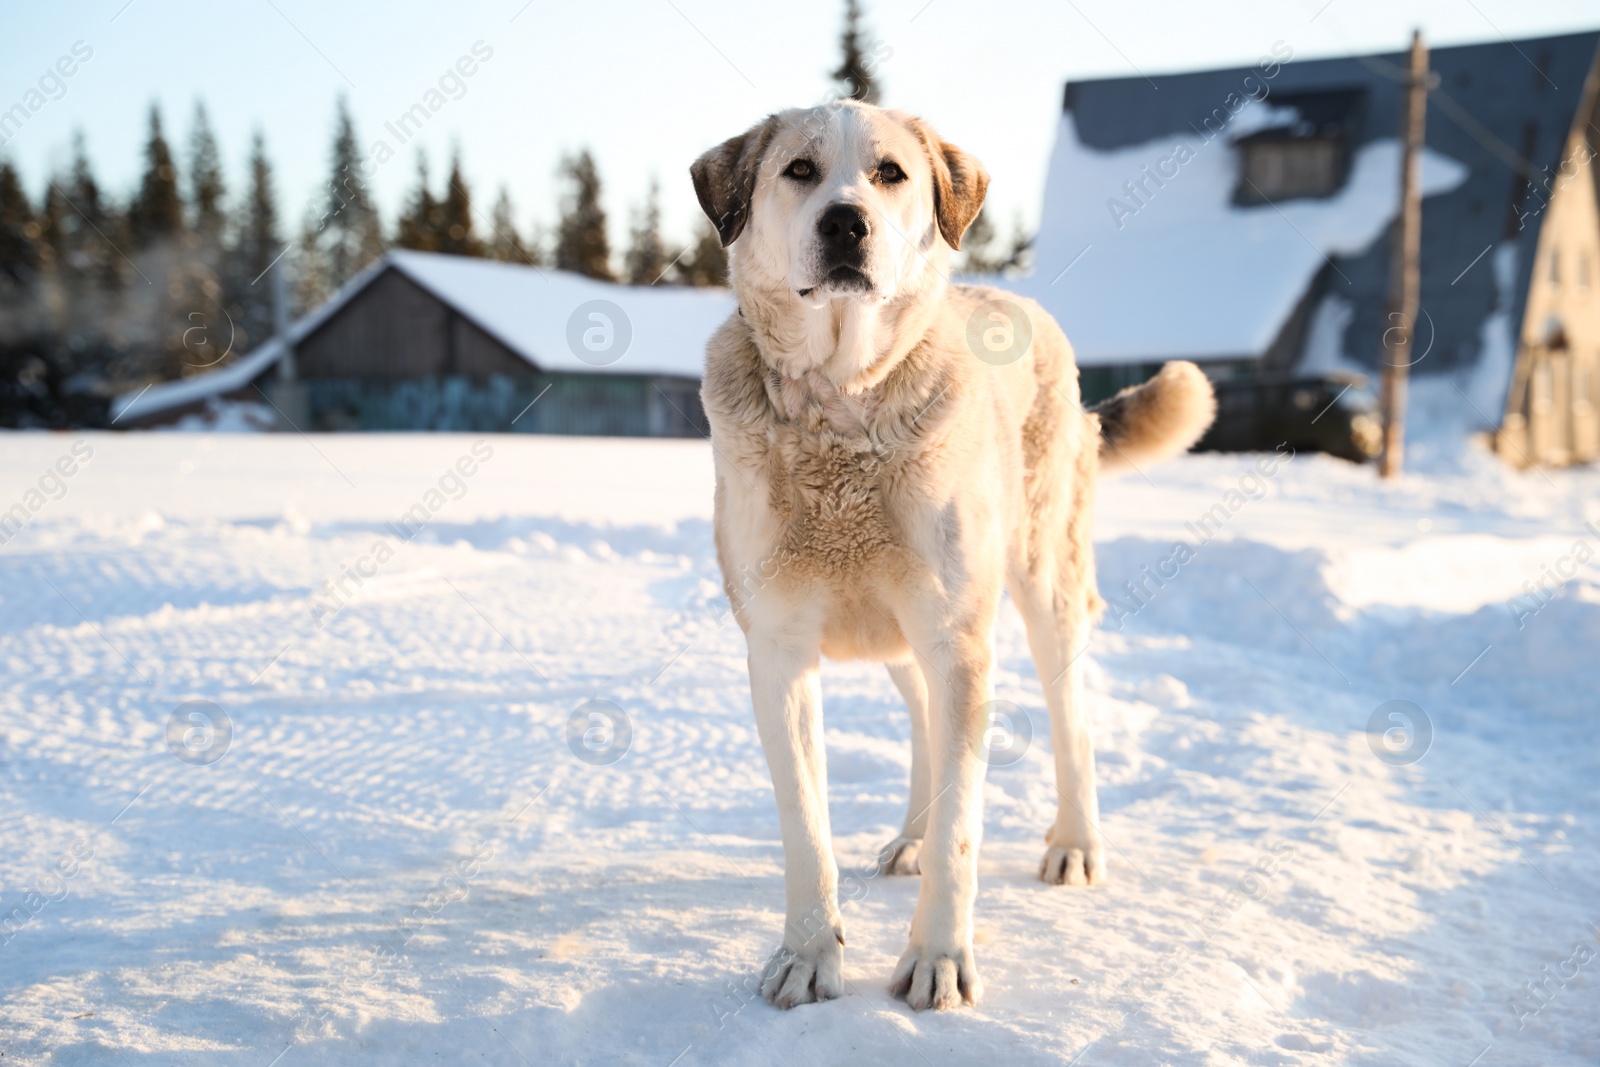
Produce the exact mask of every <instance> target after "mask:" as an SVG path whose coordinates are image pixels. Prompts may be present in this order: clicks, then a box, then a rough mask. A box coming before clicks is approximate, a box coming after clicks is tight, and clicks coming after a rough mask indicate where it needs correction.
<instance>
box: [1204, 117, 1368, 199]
mask: <svg viewBox="0 0 1600 1067" xmlns="http://www.w3.org/2000/svg"><path fill="white" fill-rule="evenodd" d="M1365 101H1366V93H1365V91H1364V90H1360V89H1333V90H1327V91H1324V92H1316V93H1284V94H1274V95H1273V96H1272V97H1271V99H1270V100H1268V101H1266V102H1265V103H1264V104H1263V105H1262V106H1265V107H1269V108H1271V109H1272V111H1271V115H1272V117H1273V118H1274V119H1278V120H1279V124H1278V125H1275V126H1271V127H1268V128H1267V129H1262V130H1257V131H1256V132H1254V133H1251V134H1247V135H1245V136H1243V137H1239V138H1237V139H1236V140H1235V141H1234V142H1233V143H1234V147H1236V148H1237V149H1238V150H1239V181H1238V184H1237V185H1236V186H1235V188H1234V195H1233V200H1234V203H1236V204H1240V205H1244V206H1250V205H1256V204H1269V203H1277V202H1278V201H1280V200H1295V199H1298V198H1301V197H1322V196H1332V195H1333V194H1334V193H1337V192H1338V191H1339V188H1340V186H1342V185H1343V184H1344V180H1345V176H1346V175H1347V174H1348V172H1349V169H1350V153H1351V146H1352V145H1353V144H1355V143H1356V142H1357V140H1358V133H1359V126H1360V120H1361V116H1362V114H1363V112H1364V111H1365Z"/></svg>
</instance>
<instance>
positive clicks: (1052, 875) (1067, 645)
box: [1012, 579, 1106, 885]
mask: <svg viewBox="0 0 1600 1067" xmlns="http://www.w3.org/2000/svg"><path fill="white" fill-rule="evenodd" d="M1091 581H1092V579H1091ZM1052 584H1056V585H1057V588H1054V589H1052V588H1050V587H1049V586H1047V585H1043V584H1041V583H1038V582H1035V581H1030V580H1027V579H1024V580H1023V581H1020V582H1017V583H1014V586H1013V589H1012V598H1013V599H1014V600H1015V601H1016V604H1017V607H1018V609H1019V610H1020V611H1021V613H1022V619H1023V622H1024V623H1025V624H1026V625H1027V628H1028V644H1029V646H1030V647H1031V648H1032V650H1033V662H1034V666H1035V667H1036V668H1037V669H1038V672H1039V682H1040V684H1041V685H1042V686H1043V687H1044V700H1045V706H1046V707H1048V708H1049V710H1050V741H1051V745H1052V746H1053V747H1054V749H1055V764H1056V767H1055V771H1056V820H1055V823H1054V824H1053V825H1052V826H1051V827H1050V830H1049V832H1048V833H1047V834H1046V835H1045V839H1046V841H1047V842H1048V844H1049V847H1048V848H1047V849H1046V851H1045V855H1044V860H1043V862H1042V863H1041V864H1040V867H1039V877H1040V878H1042V879H1044V880H1045V881H1046V882H1049V883H1051V884H1053V885H1061V884H1062V883H1063V882H1065V883H1067V884H1069V885H1086V884H1087V885H1095V884H1098V883H1100V882H1104V881H1105V879H1106V869H1105V850H1104V847H1103V845H1102V842H1101V838H1100V800H1099V794H1098V791H1097V790H1096V788H1095V781H1094V739H1093V737H1092V736H1091V735H1090V732H1089V717H1088V709H1087V708H1086V707H1085V704H1084V696H1083V656H1084V652H1085V650H1086V649H1087V648H1088V645H1089V625H1090V624H1089V611H1088V603H1087V599H1088V597H1087V590H1085V589H1084V588H1082V587H1079V588H1069V589H1060V588H1059V585H1060V584H1062V583H1052Z"/></svg>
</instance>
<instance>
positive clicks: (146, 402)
mask: <svg viewBox="0 0 1600 1067" xmlns="http://www.w3.org/2000/svg"><path fill="white" fill-rule="evenodd" d="M391 267H393V268H394V269H397V270H399V271H400V272H401V273H403V274H405V275H406V276H407V277H408V278H410V279H411V280H412V281H414V282H416V283H417V284H418V285H421V286H422V287H423V288H424V289H427V290H429V291H431V292H433V293H434V294H435V295H436V296H438V297H439V298H440V299H441V300H443V301H444V302H445V303H447V304H449V305H451V306H452V307H454V308H455V309H456V310H457V311H458V312H460V313H461V314H463V315H465V316H466V317H467V318H469V319H471V320H472V321H473V322H474V323H476V324H477V325H478V326H479V327H481V328H482V329H484V330H485V331H487V332H488V333H489V335H490V336H492V337H494V338H496V339H497V340H499V341H500V342H501V343H502V344H504V345H505V346H506V347H507V348H509V349H511V351H513V352H515V353H516V354H517V355H519V356H521V357H522V358H523V359H526V360H527V361H528V362H529V363H530V364H532V365H533V366H534V367H536V368H538V369H539V370H541V371H569V372H570V371H576V372H582V373H593V374H672V375H679V376H682V377H687V378H698V377H700V372H701V369H702V367H703V365H704V362H705V348H706V341H707V340H708V339H709V338H710V337H711V334H712V333H713V332H715V330H716V328H717V327H718V326H720V325H722V323H723V321H724V320H725V319H727V317H728V316H729V315H731V314H733V312H734V308H735V306H736V305H735V303H734V299H733V295H732V293H730V292H729V291H728V290H726V289H693V288H685V287H682V286H672V285H663V286H648V285H617V284H615V283H612V282H602V281H597V280H595V279H593V278H586V277H583V276H581V275H577V274H571V273H569V272H567V271H560V270H554V269H550V268H546V267H533V266H527V265H524V264H520V263H500V262H497V261H495V260H489V259H474V258H471V257H468V256H450V255H443V254H440V253H435V252H410V251H403V250H396V251H391V252H388V253H386V254H385V255H384V256H383V257H382V258H381V259H379V260H377V261H376V262H374V263H372V264H371V265H369V266H368V267H366V268H365V269H364V270H362V271H361V272H360V273H359V274H357V275H356V276H355V277H354V278H352V279H351V280H350V281H349V282H346V283H345V284H344V285H343V286H342V287H341V288H340V289H339V291H338V292H337V293H335V294H334V295H333V296H332V297H330V298H329V299H328V300H327V301H326V302H325V303H323V304H322V305H321V306H320V307H318V308H317V309H316V310H314V311H312V312H310V313H309V314H307V315H305V316H303V317H301V318H300V319H298V320H296V321H295V322H294V323H293V324H292V325H291V326H290V328H289V337H290V339H291V341H294V342H298V341H300V340H301V339H303V338H305V337H307V336H309V335H310V334H311V333H312V332H313V331H315V330H316V329H317V327H319V326H321V325H322V324H323V323H324V322H326V321H327V320H328V319H330V318H331V317H332V316H333V315H335V314H336V313H337V312H338V311H339V310H340V309H342V308H343V307H344V306H345V304H346V303H348V302H349V301H350V300H351V298H353V297H354V296H355V295H356V294H357V293H359V292H361V290H363V289H365V288H366V287H367V286H368V285H369V284H371V283H372V281H373V280H374V279H375V278H377V277H378V276H379V275H380V274H382V273H383V272H384V271H385V270H388V269H390V268H391ZM595 316H598V317H595ZM590 330H599V331H601V332H599V333H594V334H592V335H590V334H588V333H587V331H590ZM580 349H581V350H582V351H580ZM281 354H282V352H281V346H280V345H279V343H278V341H277V340H276V339H275V338H274V339H271V340H268V341H266V342H264V343H263V344H261V345H260V346H258V347H256V348H255V349H253V350H252V351H251V352H250V353H249V354H248V355H246V356H243V357H242V358H240V359H238V360H236V361H235V362H233V363H232V364H230V365H228V366H226V367H223V368H220V369H218V370H216V371H213V372H211V373H208V374H201V375H196V376H194V377H192V378H185V379H183V380H181V381H173V382H162V383H160V384H158V385H154V386H151V387H149V388H148V389H142V390H139V391H137V392H130V393H128V394H126V395H124V396H120V397H118V398H117V400H116V401H115V403H114V404H113V405H112V416H113V422H117V421H120V420H122V419H123V418H125V417H128V416H130V415H131V416H133V417H135V418H139V417H149V416H152V415H156V414H158V413H160V412H163V411H167V410H169V409H171V408H175V407H181V406H184V405H186V404H191V403H194V402H195V401H198V400H203V399H206V398H208V397H215V396H220V395H221V394H224V393H230V392H234V391H236V390H239V389H243V388H245V387H246V386H248V385H249V384H250V383H251V382H252V381H254V380H256V378H257V377H259V376H260V375H261V374H262V373H264V372H266V371H267V370H268V369H269V368H271V367H272V366H274V365H275V364H276V363H277V362H278V359H279V358H280V356H281Z"/></svg>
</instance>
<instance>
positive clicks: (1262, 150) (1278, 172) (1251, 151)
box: [1239, 137, 1340, 203]
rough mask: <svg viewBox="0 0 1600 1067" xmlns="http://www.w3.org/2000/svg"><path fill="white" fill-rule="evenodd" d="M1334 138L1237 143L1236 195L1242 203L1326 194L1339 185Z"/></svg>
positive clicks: (1338, 150) (1336, 148)
mask: <svg viewBox="0 0 1600 1067" xmlns="http://www.w3.org/2000/svg"><path fill="white" fill-rule="evenodd" d="M1339 153H1340V145H1339V143H1338V142H1337V141H1335V140H1334V139H1332V138H1327V137H1308V138H1294V139H1287V140H1282V141H1258V142H1255V143H1253V144H1247V145H1240V164H1241V166H1240V181H1239V184H1240V189H1239V198H1240V199H1241V200H1242V201H1244V202H1246V203H1265V202H1267V201H1268V200H1292V199H1294V198H1295V197H1301V196H1328V195H1330V194H1331V193H1333V192H1335V191H1336V190H1337V189H1338V188H1339Z"/></svg>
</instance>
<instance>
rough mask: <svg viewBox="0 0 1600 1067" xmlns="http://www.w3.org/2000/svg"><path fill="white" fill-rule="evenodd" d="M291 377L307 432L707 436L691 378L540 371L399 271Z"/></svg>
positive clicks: (318, 340) (320, 336) (350, 311)
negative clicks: (300, 391)
mask: <svg viewBox="0 0 1600 1067" xmlns="http://www.w3.org/2000/svg"><path fill="white" fill-rule="evenodd" d="M295 367H296V372H297V374H298V376H299V378H300V380H301V381H302V383H303V385H304V390H305V396H306V403H307V407H308V408H309V410H308V411H307V416H308V418H309V422H310V425H311V426H312V427H315V428H316V429H318V430H323V431H340V430H353V431H359V430H390V431H393V430H440V431H456V432H471V433H555V434H585V435H595V436H617V437H696V436H702V435H704V434H705V433H707V432H708V427H707V426H706V420H705V414H704V412H703V411H702V409H701V407H700V383H699V382H698V381H697V380H695V379H692V378H680V377H674V376H669V375H638V374H607V373H602V372H595V373H585V374H571V373H555V374H552V373H541V372H539V371H538V370H536V369H535V368H534V367H533V366H532V365H531V364H529V363H528V361H527V360H525V359H523V358H521V357H520V356H519V355H517V354H516V353H515V352H513V351H512V350H511V349H509V348H507V347H506V346H505V345H503V344H501V343H500V342H499V341H497V340H495V339H494V338H493V337H491V336H490V335H489V334H487V333H485V332H484V331H483V330H481V329H479V328H478V326H477V325H475V324H474V323H473V322H472V321H471V320H469V319H467V318H465V317H463V316H462V315H459V314H457V313H456V311H455V310H454V309H453V308H451V307H450V306H449V305H448V304H446V303H444V302H443V301H441V300H439V299H438V298H437V297H435V296H434V295H433V294H432V293H431V292H429V291H428V290H427V289H424V288H423V287H422V286H420V285H418V284H417V283H416V282H414V281H412V280H411V279H410V278H408V277H407V276H406V275H404V274H403V273H401V272H400V271H398V270H388V271H385V272H384V273H383V274H381V275H379V276H378V277H377V278H374V279H373V280H372V282H371V283H370V284H369V285H368V286H367V287H366V288H365V289H363V290H362V291H361V292H360V293H357V294H356V295H355V296H354V297H353V298H351V300H350V302H349V303H348V304H346V305H345V306H344V307H343V308H341V309H340V310H339V311H338V312H337V313H336V314H334V315H333V316H332V317H331V318H330V319H329V320H328V321H327V322H325V323H323V324H322V325H321V326H320V327H318V328H317V329H316V330H315V331H314V332H312V333H311V335H310V336H308V337H306V338H304V339H303V340H302V341H301V342H300V343H299V344H298V345H296V347H295Z"/></svg>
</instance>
